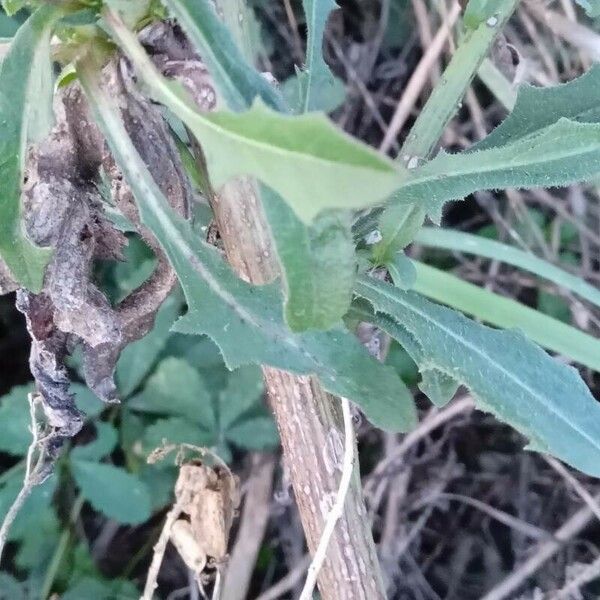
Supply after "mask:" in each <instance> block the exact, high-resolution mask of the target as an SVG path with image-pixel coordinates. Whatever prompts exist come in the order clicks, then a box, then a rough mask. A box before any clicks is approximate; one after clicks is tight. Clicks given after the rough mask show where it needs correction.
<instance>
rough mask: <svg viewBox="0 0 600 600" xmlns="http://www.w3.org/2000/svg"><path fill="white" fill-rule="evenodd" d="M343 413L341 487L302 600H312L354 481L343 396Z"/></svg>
mask: <svg viewBox="0 0 600 600" xmlns="http://www.w3.org/2000/svg"><path fill="white" fill-rule="evenodd" d="M341 400H342V414H343V417H344V462H343V463H342V477H341V479H340V487H339V488H338V491H337V495H336V498H335V503H334V505H333V506H332V507H331V510H330V511H329V514H328V515H327V519H326V520H325V526H324V527H323V533H322V534H321V539H320V540H319V545H318V546H317V551H316V552H315V554H314V556H313V559H312V561H311V563H310V566H309V567H308V573H307V576H306V581H305V583H304V588H303V589H302V594H301V595H300V600H311V598H312V596H313V591H314V589H315V585H316V583H317V576H318V575H319V571H320V570H321V567H322V566H323V563H324V562H325V557H326V556H327V548H328V546H329V542H330V540H331V536H332V535H333V530H334V529H335V526H336V524H337V522H338V521H339V520H340V518H341V517H342V515H343V514H344V504H345V502H346V496H347V494H348V489H349V488H350V482H351V481H352V473H353V471H354V456H355V454H354V428H353V427H352V414H351V412H350V402H349V401H348V399H347V398H342V399H341Z"/></svg>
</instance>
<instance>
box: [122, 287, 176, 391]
mask: <svg viewBox="0 0 600 600" xmlns="http://www.w3.org/2000/svg"><path fill="white" fill-rule="evenodd" d="M180 310H181V300H180V299H179V297H178V295H176V294H171V295H170V296H169V297H168V298H167V299H166V300H165V302H164V303H163V305H162V306H161V307H160V309H159V311H158V313H157V314H156V319H155V322H154V327H153V328H152V331H150V333H148V334H146V335H145V336H144V337H143V338H142V339H141V340H138V341H137V342H134V343H133V344H129V345H128V346H127V347H126V348H125V349H124V350H123V352H122V353H121V356H120V357H119V362H118V363H117V381H118V382H119V393H120V395H121V397H122V398H127V397H128V396H129V395H131V393H132V392H134V391H135V390H136V389H137V388H138V387H139V385H140V384H141V383H142V381H143V380H144V377H146V375H147V374H148V373H149V371H150V370H151V369H152V367H153V366H154V364H155V363H156V360H157V358H158V356H159V354H160V353H161V352H162V350H163V348H164V347H165V344H166V343H167V338H168V332H169V329H170V328H171V325H173V323H174V321H175V319H176V318H177V316H178V315H179V312H180Z"/></svg>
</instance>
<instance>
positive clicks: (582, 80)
mask: <svg viewBox="0 0 600 600" xmlns="http://www.w3.org/2000/svg"><path fill="white" fill-rule="evenodd" d="M599 87H600V65H597V64H595V65H593V66H592V67H591V68H590V70H589V71H588V72H587V73H585V74H584V75H582V76H581V77H578V78H577V79H573V80H572V81H569V82H568V83H563V84H560V85H556V86H552V87H534V86H531V85H527V84H525V85H522V86H521V87H520V88H519V93H518V96H517V103H516V104H515V107H514V109H513V110H512V112H511V113H510V115H508V117H507V118H506V119H504V121H502V123H501V124H500V125H498V127H496V129H494V131H492V132H491V133H490V134H489V135H488V136H487V137H486V138H485V139H484V140H482V141H481V142H479V143H478V144H476V145H475V146H474V148H473V150H487V149H489V148H495V147H498V146H502V145H504V144H508V143H511V142H514V141H516V140H519V139H522V138H524V137H526V136H527V135H530V134H532V133H535V132H538V131H541V130H542V129H545V128H546V127H550V126H551V125H553V124H554V123H556V122H557V121H558V120H559V119H561V118H566V119H570V120H572V121H576V122H578V123H600V97H599V96H598V88H599Z"/></svg>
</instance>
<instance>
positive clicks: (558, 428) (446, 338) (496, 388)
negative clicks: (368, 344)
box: [355, 277, 600, 476]
mask: <svg viewBox="0 0 600 600" xmlns="http://www.w3.org/2000/svg"><path fill="white" fill-rule="evenodd" d="M355 289H356V293H357V294H358V295H359V296H360V297H362V298H365V299H366V300H367V301H368V302H369V303H370V304H371V305H372V306H373V308H374V310H375V311H376V313H375V315H374V317H373V321H374V322H375V323H376V324H378V325H379V326H381V327H382V328H383V329H385V330H386V331H387V332H388V333H389V334H390V335H391V336H392V337H398V338H399V340H400V341H402V339H403V338H405V337H406V336H407V335H408V336H410V338H412V340H413V343H412V345H409V346H408V347H407V350H408V351H409V352H410V353H411V355H412V356H413V358H414V360H415V361H416V362H417V363H418V364H419V367H420V369H421V370H429V369H436V370H438V371H440V372H442V373H444V374H446V375H447V376H448V377H450V378H452V379H453V380H456V381H457V382H460V383H462V384H464V385H466V386H467V387H468V388H469V389H470V390H471V392H472V394H473V395H474V397H475V399H476V401H477V403H478V406H479V407H480V408H481V409H483V410H486V411H488V412H491V413H493V414H494V415H496V416H497V417H498V418H500V419H502V420H503V421H506V422H507V423H509V424H511V425H512V426H513V427H515V428H516V429H517V430H519V431H520V432H521V433H523V434H524V435H526V436H527V437H529V438H530V440H531V442H532V447H533V448H535V449H536V450H540V451H545V452H551V453H553V454H554V455H556V456H557V457H558V458H560V459H562V460H564V461H565V462H567V463H569V464H570V465H572V466H574V467H576V468H578V469H580V470H581V471H583V472H585V473H588V474H590V475H594V476H600V404H599V403H598V402H597V401H596V400H595V399H594V397H593V396H592V395H591V393H590V391H589V390H588V389H587V387H586V386H585V384H584V383H583V381H582V380H581V378H580V376H579V374H578V373H577V371H576V370H575V369H573V368H572V367H569V366H567V365H564V364H561V363H560V362H558V361H556V360H554V359H552V358H551V357H550V356H548V355H547V354H546V353H545V352H544V351H543V350H541V349H540V348H539V347H538V346H536V345H534V344H533V343H532V342H530V341H529V340H528V339H527V338H525V336H523V335H522V334H521V333H520V332H517V331H498V330H495V329H490V328H488V327H485V326H483V325H479V324H477V323H475V322H474V321H470V320H469V319H467V318H466V317H464V316H462V315H460V314H459V313H456V312H455V311H453V310H451V309H448V308H445V307H442V306H438V305H436V304H433V303H431V302H429V301H428V300H425V299H424V298H423V297H422V296H419V295H418V294H416V293H414V292H403V291H401V290H399V289H397V288H395V287H394V286H392V285H389V284H386V283H383V282H381V281H378V280H375V279H371V278H367V277H363V278H362V279H361V280H360V281H359V282H358V283H357V285H356V288H355ZM399 330H400V331H402V333H401V334H400V335H397V334H398V331H399ZM557 432H560V435H557Z"/></svg>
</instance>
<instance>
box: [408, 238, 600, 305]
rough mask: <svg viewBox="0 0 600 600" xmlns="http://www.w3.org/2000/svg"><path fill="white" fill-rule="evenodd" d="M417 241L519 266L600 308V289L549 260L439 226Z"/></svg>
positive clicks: (416, 240) (416, 239)
mask: <svg viewBox="0 0 600 600" xmlns="http://www.w3.org/2000/svg"><path fill="white" fill-rule="evenodd" d="M415 242H417V243H418V244H422V245H423V246H429V247H432V248H445V249H447V250H452V251H455V252H465V253H466V254H474V255H476V256H484V257H485V258H489V259H492V260H498V261H500V262H502V263H505V264H507V265H513V266H514V267H519V268H520V269H523V270H525V271H529V272H530V273H533V274H534V275H537V276H538V277H541V278H543V279H547V280H548V281H552V282H553V283H555V284H556V285H558V286H560V287H562V288H565V289H567V290H570V291H571V292H574V293H575V294H577V295H578V296H580V297H581V298H584V299H585V300H588V301H589V302H592V303H593V304H595V305H596V306H598V307H600V290H598V288H596V287H594V286H593V285H590V284H589V283H587V282H586V281H585V280H584V279H582V278H581V277H577V276H576V275H572V274H571V273H569V272H567V271H565V270H563V269H561V268H560V267H557V266H555V265H553V264H552V263H550V262H548V261H547V260H544V259H543V258H539V257H537V256H536V255H535V254H533V253H532V252H526V251H525V250H519V249H518V248H514V247H513V246H509V245H508V244H503V243H501V242H497V241H495V240H489V239H487V238H484V237H481V236H478V235H473V234H470V233H464V232H462V231H453V230H450V229H440V228H438V227H424V228H423V229H421V231H419V233H417V236H416V237H415Z"/></svg>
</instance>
